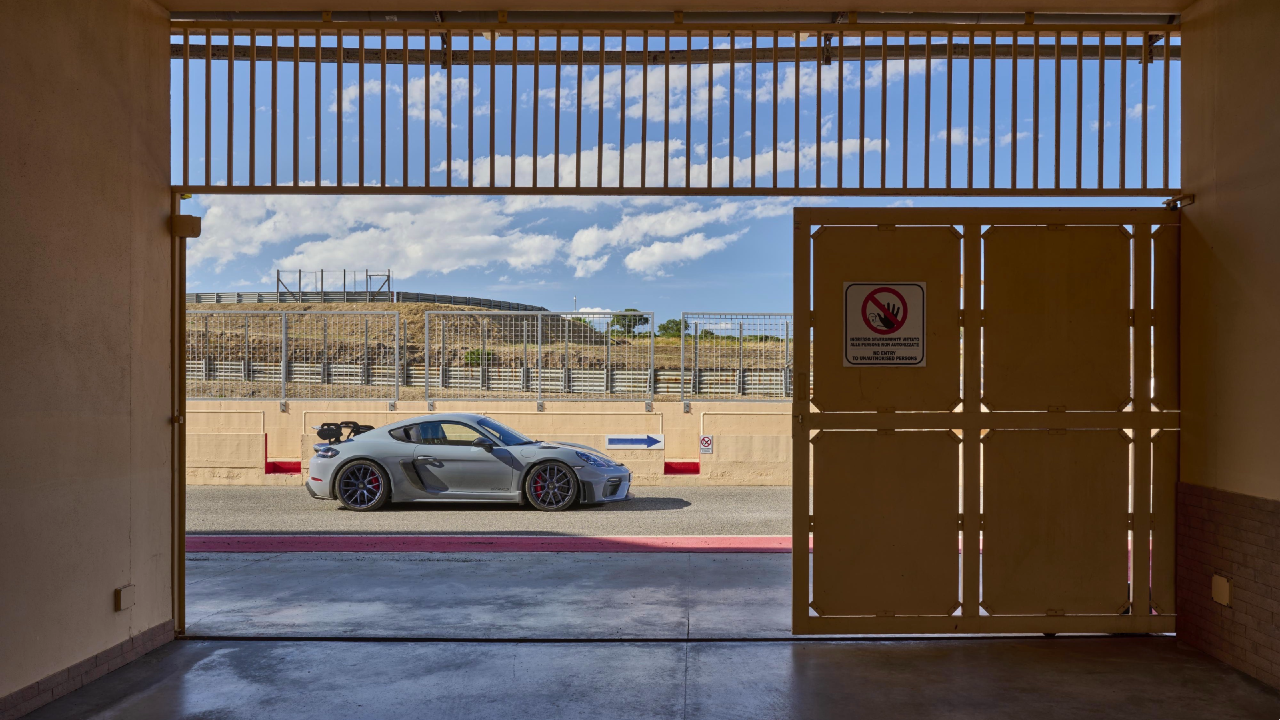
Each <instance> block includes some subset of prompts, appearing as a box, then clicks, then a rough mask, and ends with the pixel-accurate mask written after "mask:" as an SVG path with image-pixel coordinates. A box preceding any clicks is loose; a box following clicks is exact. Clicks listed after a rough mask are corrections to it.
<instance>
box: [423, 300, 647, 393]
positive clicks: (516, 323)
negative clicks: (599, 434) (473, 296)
mask: <svg viewBox="0 0 1280 720" xmlns="http://www.w3.org/2000/svg"><path fill="white" fill-rule="evenodd" d="M423 326H424V333H425V337H426V340H427V352H426V354H425V363H424V365H423V366H422V368H421V369H420V370H419V369H418V368H415V367H413V366H410V368H409V371H408V373H409V377H410V380H411V382H412V383H413V384H414V385H415V386H418V387H422V388H423V390H424V393H425V395H426V397H427V398H428V399H481V398H483V399H487V400H544V399H551V400H554V399H574V400H652V399H653V397H654V388H655V383H654V374H653V350H654V337H653V332H652V331H653V327H654V322H653V314H652V313H645V312H620V313H593V312H573V313H554V312H448V311H439V312H434V311H433V312H427V313H425V316H424V321H423Z"/></svg>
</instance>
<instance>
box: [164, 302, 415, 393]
mask: <svg viewBox="0 0 1280 720" xmlns="http://www.w3.org/2000/svg"><path fill="white" fill-rule="evenodd" d="M398 320H399V314H398V313H394V312H349V313H348V312H297V313H290V312H284V313H281V312H188V313H187V337H186V357H187V369H186V375H187V397H189V398H195V399H224V400H230V399H255V400H257V399H281V400H288V399H317V400H318V399H369V400H380V399H386V400H396V399H398V398H399V390H400V385H401V381H400V373H399V372H398V370H399V368H400V366H401V361H400V348H401V340H400V332H399V325H400V324H399V322H398Z"/></svg>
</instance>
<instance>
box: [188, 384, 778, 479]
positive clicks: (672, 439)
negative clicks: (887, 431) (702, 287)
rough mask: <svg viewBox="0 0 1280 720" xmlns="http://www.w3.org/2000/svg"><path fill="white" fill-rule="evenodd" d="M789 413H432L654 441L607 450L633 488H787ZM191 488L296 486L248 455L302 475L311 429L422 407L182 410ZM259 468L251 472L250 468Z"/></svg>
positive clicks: (598, 443) (460, 407)
mask: <svg viewBox="0 0 1280 720" xmlns="http://www.w3.org/2000/svg"><path fill="white" fill-rule="evenodd" d="M789 408H790V405H789V404H788V403H779V402H747V403H726V402H719V403H714V402H707V403H703V402H694V403H692V404H691V406H690V410H691V412H688V413H686V412H684V407H683V405H682V404H681V403H678V402H658V403H654V405H653V411H652V412H646V411H645V409H644V403H629V402H628V403H621V402H564V403H559V402H547V403H545V404H544V411H543V412H538V409H537V405H536V403H532V402H491V403H485V402H462V401H439V402H437V403H436V410H435V411H436V412H474V413H483V414H485V415H488V416H490V417H492V418H494V419H495V420H498V421H499V422H502V423H505V424H507V425H510V426H511V427H513V428H515V429H517V430H519V431H521V432H523V433H525V434H527V435H529V436H530V437H535V438H538V439H546V440H561V441H564V442H573V443H581V444H583V445H589V446H591V447H595V448H598V449H600V450H605V436H606V435H609V434H617V433H661V434H663V435H665V439H666V450H665V451H663V450H610V451H608V452H609V455H610V456H611V457H614V458H616V459H618V460H620V461H621V462H624V463H626V464H627V466H628V467H630V468H631V469H632V471H633V472H634V473H635V482H636V484H638V485H787V484H789V483H790V482H791V470H790V464H789V463H790V461H791V449H790V445H789V444H788V443H789V438H790V435H789V433H790V426H789V424H788V422H789V421H788V418H789V417H790V416H789V412H790V410H789ZM188 413H189V417H190V418H191V420H190V422H189V424H188V427H187V433H188V434H187V438H188V441H187V442H188V446H187V482H188V484H224V485H227V484H235V485H256V484H299V483H300V482H301V479H300V478H299V477H298V476H296V475H263V474H262V473H261V468H262V463H261V462H257V460H256V456H255V455H254V453H255V448H259V447H261V446H262V444H263V441H262V436H263V434H265V435H266V439H267V441H266V446H267V457H268V458H270V459H272V460H301V461H302V463H303V467H304V470H305V468H306V464H307V462H308V460H309V459H310V457H311V453H312V451H311V446H312V445H313V444H315V443H316V442H317V441H318V439H317V438H316V435H315V431H314V430H313V429H312V427H313V426H316V425H319V424H320V423H322V422H338V421H342V420H355V421H358V422H362V423H367V424H369V425H374V426H380V425H385V424H387V423H391V422H395V421H397V420H404V419H408V418H411V417H414V416H415V415H425V414H427V413H428V410H427V404H426V403H425V402H422V401H413V402H401V403H399V404H398V405H397V409H396V410H395V411H389V410H388V409H387V403H386V402H374V401H307V402H290V403H288V404H287V405H286V407H285V410H284V411H283V412H282V411H281V410H280V403H279V402H276V401H263V402H257V401H248V402H241V401H234V402H233V401H216V400H201V401H194V400H193V401H190V402H189V403H188ZM704 432H705V433H707V434H710V435H713V436H715V447H714V450H715V452H714V453H712V454H710V455H702V454H700V453H699V451H698V437H699V435H701V434H703V433H704ZM666 460H700V461H701V462H702V473H701V474H699V475H663V463H664V461H666ZM255 462H257V464H256V465H254V463H255Z"/></svg>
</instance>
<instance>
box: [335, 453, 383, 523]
mask: <svg viewBox="0 0 1280 720" xmlns="http://www.w3.org/2000/svg"><path fill="white" fill-rule="evenodd" d="M337 494H338V500H339V501H340V502H341V503H342V505H343V506H344V507H345V508H347V509H348V510H355V511H357V512H366V511H369V510H377V509H378V508H380V507H382V506H383V505H385V504H386V502H387V498H389V497H391V479H390V478H389V477H388V476H387V473H386V471H384V470H383V469H382V468H381V467H379V466H378V464H377V463H374V462H371V461H369V460H356V461H354V462H351V463H349V464H347V465H345V466H343V468H342V470H341V471H339V473H338V493H337Z"/></svg>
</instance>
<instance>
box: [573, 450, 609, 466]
mask: <svg viewBox="0 0 1280 720" xmlns="http://www.w3.org/2000/svg"><path fill="white" fill-rule="evenodd" d="M574 452H575V453H577V455H578V457H580V458H582V461H583V462H585V463H586V464H588V465H591V466H593V467H598V468H609V467H613V463H611V462H609V461H608V460H606V459H604V458H602V457H600V456H599V455H592V454H591V453H584V452H582V451H581V450H575V451H574Z"/></svg>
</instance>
